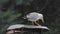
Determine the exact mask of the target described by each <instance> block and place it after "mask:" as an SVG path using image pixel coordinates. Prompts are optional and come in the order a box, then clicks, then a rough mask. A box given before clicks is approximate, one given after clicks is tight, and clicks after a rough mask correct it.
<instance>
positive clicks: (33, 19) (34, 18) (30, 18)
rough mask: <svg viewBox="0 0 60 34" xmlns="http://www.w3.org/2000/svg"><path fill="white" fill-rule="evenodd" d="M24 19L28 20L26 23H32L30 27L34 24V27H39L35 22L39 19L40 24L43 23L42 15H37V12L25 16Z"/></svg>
mask: <svg viewBox="0 0 60 34" xmlns="http://www.w3.org/2000/svg"><path fill="white" fill-rule="evenodd" d="M24 19H28V21H31V22H32V25H34V23H35V24H36V25H38V26H39V25H40V24H38V23H37V22H36V21H38V20H39V19H40V20H41V21H42V23H44V19H43V14H41V13H37V12H32V13H29V14H27V15H26V18H24Z"/></svg>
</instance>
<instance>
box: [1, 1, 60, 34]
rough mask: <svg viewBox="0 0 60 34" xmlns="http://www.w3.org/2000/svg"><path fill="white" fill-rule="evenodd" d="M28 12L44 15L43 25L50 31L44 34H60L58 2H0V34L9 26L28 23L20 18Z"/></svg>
mask: <svg viewBox="0 0 60 34" xmlns="http://www.w3.org/2000/svg"><path fill="white" fill-rule="evenodd" d="M30 12H39V13H42V14H43V15H44V19H45V23H44V25H45V26H47V27H48V28H49V29H50V31H48V32H45V33H44V34H59V33H60V23H59V22H60V0H0V34H5V33H3V32H4V31H5V30H6V28H7V27H8V26H9V25H12V24H26V23H28V21H27V20H24V19H23V18H22V17H24V16H25V15H26V14H28V13H30Z"/></svg>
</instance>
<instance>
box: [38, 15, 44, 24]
mask: <svg viewBox="0 0 60 34" xmlns="http://www.w3.org/2000/svg"><path fill="white" fill-rule="evenodd" d="M39 17H40V20H41V21H42V23H44V18H43V14H39Z"/></svg>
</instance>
